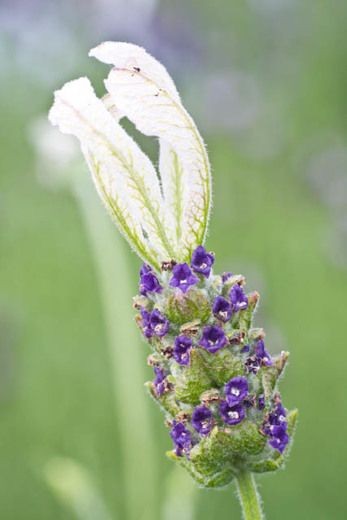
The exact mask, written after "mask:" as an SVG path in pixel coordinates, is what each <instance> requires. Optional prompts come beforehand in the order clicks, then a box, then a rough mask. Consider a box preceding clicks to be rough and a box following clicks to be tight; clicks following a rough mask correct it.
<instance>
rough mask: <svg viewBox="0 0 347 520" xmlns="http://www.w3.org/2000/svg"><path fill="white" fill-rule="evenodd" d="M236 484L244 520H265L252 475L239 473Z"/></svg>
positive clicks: (245, 472) (246, 472) (244, 472)
mask: <svg viewBox="0 0 347 520" xmlns="http://www.w3.org/2000/svg"><path fill="white" fill-rule="evenodd" d="M236 484H237V489H238V495H239V499H240V503H241V507H242V513H243V518H244V520H264V519H265V517H264V515H263V511H262V508H261V500H260V496H259V493H258V491H257V485H256V483H255V480H254V477H253V475H252V473H250V472H249V471H243V472H241V473H239V475H238V477H237V479H236Z"/></svg>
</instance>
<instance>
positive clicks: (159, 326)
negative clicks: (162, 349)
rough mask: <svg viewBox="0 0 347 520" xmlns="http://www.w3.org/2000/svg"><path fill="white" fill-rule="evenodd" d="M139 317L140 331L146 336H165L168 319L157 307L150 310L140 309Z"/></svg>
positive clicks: (167, 328)
mask: <svg viewBox="0 0 347 520" xmlns="http://www.w3.org/2000/svg"><path fill="white" fill-rule="evenodd" d="M141 317H142V332H143V334H144V336H145V337H146V338H152V337H153V336H158V337H161V336H165V334H166V333H167V332H168V330H169V326H170V324H169V320H168V319H167V318H165V316H164V315H163V314H161V312H160V311H159V310H158V309H154V311H152V312H148V311H146V310H145V309H141Z"/></svg>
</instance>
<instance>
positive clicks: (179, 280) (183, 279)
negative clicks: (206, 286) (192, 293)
mask: <svg viewBox="0 0 347 520" xmlns="http://www.w3.org/2000/svg"><path fill="white" fill-rule="evenodd" d="M198 281H199V279H198V278H197V277H196V276H195V275H194V274H193V273H192V271H191V269H190V267H189V265H188V264H177V265H175V267H174V268H173V270H172V278H171V280H170V285H171V287H177V288H178V289H181V291H182V292H184V293H186V292H187V291H188V289H190V287H191V286H192V285H195V284H196V283H198Z"/></svg>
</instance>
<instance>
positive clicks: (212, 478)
mask: <svg viewBox="0 0 347 520" xmlns="http://www.w3.org/2000/svg"><path fill="white" fill-rule="evenodd" d="M166 455H167V457H168V458H169V459H170V460H172V461H174V462H177V463H178V464H180V465H181V466H182V467H183V468H185V469H186V470H187V471H188V473H189V474H190V475H191V477H193V479H194V480H195V481H196V482H197V483H198V484H199V485H200V486H201V487H204V488H221V487H225V486H227V485H228V484H229V483H230V482H231V481H232V480H233V478H234V476H235V473H234V471H233V470H232V469H231V468H230V467H228V468H223V469H222V470H221V471H219V472H217V473H213V474H211V475H202V474H201V473H199V471H197V470H196V468H195V467H194V465H193V464H192V463H191V461H190V460H188V459H186V458H185V457H178V456H177V455H176V454H175V452H173V451H167V452H166Z"/></svg>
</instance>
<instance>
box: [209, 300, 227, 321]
mask: <svg viewBox="0 0 347 520" xmlns="http://www.w3.org/2000/svg"><path fill="white" fill-rule="evenodd" d="M212 312H213V314H214V315H215V317H216V318H218V319H219V320H221V321H225V322H226V321H228V320H230V317H231V312H232V309H231V304H230V302H228V300H226V299H225V298H223V296H217V297H216V298H215V300H214V302H213V306H212Z"/></svg>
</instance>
